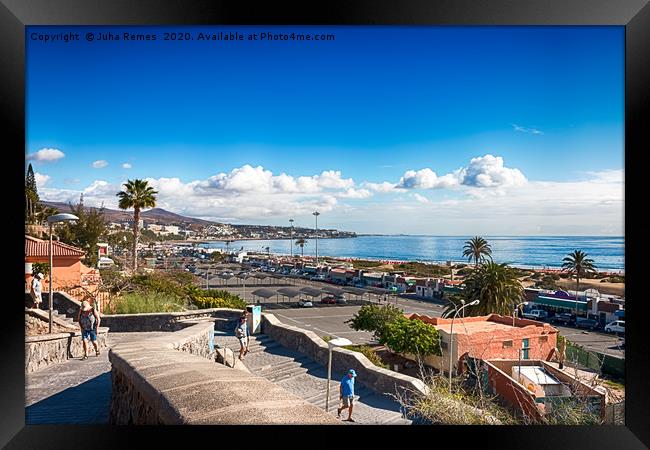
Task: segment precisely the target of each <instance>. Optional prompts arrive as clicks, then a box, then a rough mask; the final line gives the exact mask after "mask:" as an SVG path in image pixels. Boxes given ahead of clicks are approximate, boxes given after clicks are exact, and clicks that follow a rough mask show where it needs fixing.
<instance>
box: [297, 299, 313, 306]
mask: <svg viewBox="0 0 650 450" xmlns="http://www.w3.org/2000/svg"><path fill="white" fill-rule="evenodd" d="M298 306H302V307H303V308H311V307H312V306H314V304H313V303H312V302H311V301H310V300H307V299H305V298H301V299H300V300H298Z"/></svg>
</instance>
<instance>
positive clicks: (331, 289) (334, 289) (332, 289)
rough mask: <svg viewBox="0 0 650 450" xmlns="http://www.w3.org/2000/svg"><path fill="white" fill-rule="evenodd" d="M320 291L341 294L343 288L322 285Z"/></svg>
mask: <svg viewBox="0 0 650 450" xmlns="http://www.w3.org/2000/svg"><path fill="white" fill-rule="evenodd" d="M321 291H323V292H327V293H329V294H334V295H343V294H344V293H345V291H344V290H343V289H339V288H337V287H334V286H324V287H322V288H321Z"/></svg>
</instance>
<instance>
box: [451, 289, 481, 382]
mask: <svg viewBox="0 0 650 450" xmlns="http://www.w3.org/2000/svg"><path fill="white" fill-rule="evenodd" d="M479 303H480V301H479V300H478V299H476V300H474V301H473V302H469V303H468V304H466V305H463V306H461V307H460V308H458V309H456V312H455V313H454V316H453V317H452V318H451V328H450V329H449V393H450V394H451V369H452V362H453V360H454V359H453V356H452V355H453V349H454V345H453V344H454V319H455V318H456V316H457V315H458V313H459V312H461V311H462V310H463V309H465V308H467V307H468V306H474V305H478V304H479Z"/></svg>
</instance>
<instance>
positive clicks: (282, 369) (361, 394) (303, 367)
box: [215, 332, 411, 425]
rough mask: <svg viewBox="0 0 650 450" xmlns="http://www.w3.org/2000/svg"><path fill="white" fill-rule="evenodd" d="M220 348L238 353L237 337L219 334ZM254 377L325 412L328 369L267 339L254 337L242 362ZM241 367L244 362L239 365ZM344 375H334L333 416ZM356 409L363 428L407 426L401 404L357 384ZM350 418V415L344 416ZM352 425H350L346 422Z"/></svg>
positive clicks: (353, 415)
mask: <svg viewBox="0 0 650 450" xmlns="http://www.w3.org/2000/svg"><path fill="white" fill-rule="evenodd" d="M215 338H216V341H217V343H218V344H220V345H223V344H224V342H225V343H226V345H227V346H228V347H229V348H230V349H232V350H234V351H235V352H236V353H238V349H239V344H238V343H237V340H236V338H235V337H234V336H226V335H224V334H223V333H219V332H217V333H216V335H215ZM243 363H244V364H245V365H246V367H247V368H248V369H249V370H250V371H251V372H252V373H253V374H255V375H259V376H262V377H264V378H266V379H268V380H270V381H272V382H274V383H276V384H277V385H279V386H281V387H283V388H284V389H286V390H287V391H289V392H291V393H292V394H295V395H297V396H299V397H302V398H304V399H305V400H307V401H309V402H310V403H312V404H314V405H316V406H318V407H320V408H325V401H326V397H327V394H326V392H327V390H326V388H327V367H323V366H321V365H320V364H319V363H317V362H315V361H314V360H312V359H310V358H308V357H306V356H304V355H303V354H301V353H299V352H297V351H294V350H290V349H288V348H285V347H282V346H280V345H279V344H278V343H277V342H276V341H274V340H273V339H271V338H270V337H269V336H266V335H257V336H255V337H251V343H250V353H249V354H248V355H247V356H246V357H245V359H244V362H243ZM238 364H241V362H238ZM342 378H343V374H342V373H332V380H331V381H330V401H329V409H330V411H329V412H330V414H332V415H334V416H335V415H336V409H337V407H338V402H339V394H338V393H339V380H340V379H342ZM355 387H356V389H355V405H354V409H353V413H352V418H353V419H354V420H355V421H356V422H355V423H357V424H363V425H407V424H410V423H411V421H410V420H407V419H404V418H403V417H402V413H401V412H400V407H399V404H398V403H397V402H396V401H395V400H393V399H392V398H390V397H389V396H386V395H380V394H377V393H375V392H374V391H371V390H370V389H369V388H367V387H365V386H364V385H363V383H362V382H359V381H357V382H356V386H355ZM341 416H342V417H341V418H342V419H346V418H347V411H344V412H343V413H342V414H341ZM343 423H345V424H349V422H343Z"/></svg>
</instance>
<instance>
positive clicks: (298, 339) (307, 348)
mask: <svg viewBox="0 0 650 450" xmlns="http://www.w3.org/2000/svg"><path fill="white" fill-rule="evenodd" d="M262 332H263V333H265V334H267V335H269V336H271V337H272V338H273V339H274V340H276V341H277V342H278V343H279V344H280V345H282V346H284V347H288V348H290V349H293V350H296V351H298V352H300V353H302V354H304V355H306V356H308V357H310V358H311V359H313V360H315V361H317V362H318V363H320V364H322V365H324V366H327V361H328V352H329V350H328V346H327V343H325V341H323V340H322V339H321V338H320V337H319V336H318V335H316V333H314V332H313V331H308V330H303V329H301V328H298V327H294V326H292V325H286V324H284V323H282V322H280V321H279V320H278V319H277V318H276V317H275V316H273V315H272V314H268V313H265V314H262ZM348 369H354V370H355V371H356V373H357V380H358V381H359V382H360V383H361V384H363V385H365V386H367V387H368V388H369V389H371V390H373V391H375V392H377V393H379V394H382V395H383V394H385V393H393V394H394V393H396V392H400V393H404V392H415V393H420V394H426V393H427V391H428V389H427V387H426V385H425V384H424V383H423V382H422V381H421V380H419V379H417V378H414V377H411V376H408V375H404V374H401V373H397V372H393V371H391V370H388V369H384V368H381V367H377V366H375V365H374V364H373V363H371V362H370V360H368V358H366V357H365V356H364V355H363V354H361V353H359V352H355V351H352V350H347V349H344V348H334V350H333V351H332V370H333V371H338V372H346V371H347V370H348Z"/></svg>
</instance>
